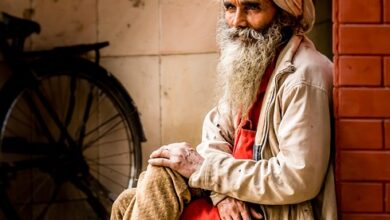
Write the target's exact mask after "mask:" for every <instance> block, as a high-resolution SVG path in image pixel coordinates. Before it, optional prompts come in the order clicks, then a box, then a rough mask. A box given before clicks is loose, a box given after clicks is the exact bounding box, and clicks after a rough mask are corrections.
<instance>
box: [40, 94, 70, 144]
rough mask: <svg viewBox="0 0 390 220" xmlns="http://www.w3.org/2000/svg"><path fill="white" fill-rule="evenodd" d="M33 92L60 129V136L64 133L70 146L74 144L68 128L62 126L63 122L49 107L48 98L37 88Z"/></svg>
mask: <svg viewBox="0 0 390 220" xmlns="http://www.w3.org/2000/svg"><path fill="white" fill-rule="evenodd" d="M34 91H35V93H36V94H37V95H38V98H39V100H40V101H41V103H42V104H43V105H44V106H45V108H46V111H47V113H49V115H50V117H51V118H52V119H53V121H54V123H55V124H56V125H57V127H58V128H59V129H60V131H61V136H62V135H64V136H65V139H67V140H68V142H69V144H70V145H72V146H76V143H75V141H74V140H73V139H72V137H71V136H70V134H69V132H68V129H67V128H66V127H65V126H64V124H63V123H62V122H61V120H60V119H59V117H58V115H57V113H56V112H55V111H54V109H53V108H52V107H51V105H50V103H49V102H48V100H47V99H46V98H45V97H44V95H43V94H42V92H41V91H40V90H39V88H36V89H35V90H34Z"/></svg>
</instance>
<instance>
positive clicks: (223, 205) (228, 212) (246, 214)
mask: <svg viewBox="0 0 390 220" xmlns="http://www.w3.org/2000/svg"><path fill="white" fill-rule="evenodd" d="M217 208H218V212H219V217H220V218H221V220H231V219H233V220H241V219H242V220H250V219H263V216H262V215H261V214H260V213H258V212H257V211H256V210H255V209H254V208H253V207H249V206H248V205H247V203H246V202H243V201H240V200H238V199H235V198H232V197H226V198H225V199H223V200H222V201H220V202H219V203H218V204H217Z"/></svg>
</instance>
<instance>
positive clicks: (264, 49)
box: [217, 19, 282, 117]
mask: <svg viewBox="0 0 390 220" xmlns="http://www.w3.org/2000/svg"><path fill="white" fill-rule="evenodd" d="M281 29H282V26H281V25H279V24H278V23H277V22H274V23H273V24H271V25H270V26H269V27H268V28H266V29H265V30H263V31H262V32H258V31H255V30H253V29H250V28H245V29H237V28H229V27H228V25H227V24H226V22H225V20H224V19H221V20H220V21H219V23H218V33H217V41H218V44H219V46H220V49H221V57H220V61H219V63H218V67H217V70H218V82H219V83H220V84H221V85H219V87H220V88H221V89H222V93H223V97H222V100H223V101H226V102H227V104H228V105H229V106H230V107H231V108H232V109H233V110H235V111H240V112H241V115H242V117H245V116H246V115H247V114H248V111H249V109H250V107H251V106H252V104H253V103H254V102H255V101H256V98H257V94H258V89H259V86H260V83H261V79H262V77H263V75H264V72H265V70H266V68H267V66H268V64H269V63H270V61H271V60H272V59H273V58H274V57H275V53H276V49H277V48H278V46H279V45H280V44H281V42H282V33H281Z"/></svg>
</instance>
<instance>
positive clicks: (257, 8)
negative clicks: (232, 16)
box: [245, 3, 261, 11]
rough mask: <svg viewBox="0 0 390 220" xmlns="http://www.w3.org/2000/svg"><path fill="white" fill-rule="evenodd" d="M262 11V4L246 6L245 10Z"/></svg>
mask: <svg viewBox="0 0 390 220" xmlns="http://www.w3.org/2000/svg"><path fill="white" fill-rule="evenodd" d="M260 9H261V7H260V4H256V3H253V4H247V5H245V10H252V11H259V10H260Z"/></svg>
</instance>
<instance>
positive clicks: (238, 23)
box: [233, 9, 248, 28]
mask: <svg viewBox="0 0 390 220" xmlns="http://www.w3.org/2000/svg"><path fill="white" fill-rule="evenodd" d="M247 25H248V23H247V20H246V13H245V12H244V11H242V10H240V9H237V10H236V13H235V14H234V20H233V27H235V28H244V27H247Z"/></svg>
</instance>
